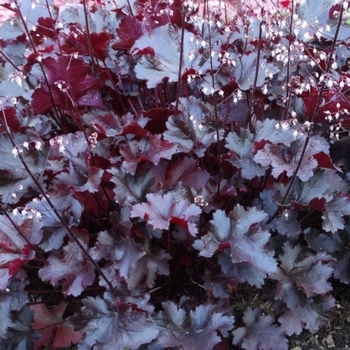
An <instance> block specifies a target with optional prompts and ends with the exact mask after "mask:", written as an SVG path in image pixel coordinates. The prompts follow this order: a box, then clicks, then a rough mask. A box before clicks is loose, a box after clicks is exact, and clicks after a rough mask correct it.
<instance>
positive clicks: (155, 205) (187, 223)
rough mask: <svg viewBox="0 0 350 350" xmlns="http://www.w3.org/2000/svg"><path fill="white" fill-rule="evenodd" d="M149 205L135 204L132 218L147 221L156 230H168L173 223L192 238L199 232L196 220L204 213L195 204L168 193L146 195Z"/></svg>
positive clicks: (131, 214)
mask: <svg viewBox="0 0 350 350" xmlns="http://www.w3.org/2000/svg"><path fill="white" fill-rule="evenodd" d="M146 198H147V203H142V204H135V205H134V206H133V207H132V210H131V213H130V216H131V217H132V218H135V217H139V218H142V219H145V220H146V221H147V223H148V224H149V225H152V226H153V228H155V229H160V230H167V229H168V228H169V226H170V224H171V223H174V224H177V225H179V226H181V227H182V228H184V229H185V230H187V231H188V232H189V233H190V234H191V235H192V236H195V235H196V234H197V232H198V229H197V227H196V223H195V220H196V218H197V217H198V215H200V213H201V212H202V211H201V209H200V208H199V207H197V206H196V205H195V204H191V203H190V202H189V201H188V200H186V199H180V200H178V199H177V198H176V197H174V196H172V194H171V193H167V194H165V195H163V196H161V195H159V194H152V193H150V194H148V195H146Z"/></svg>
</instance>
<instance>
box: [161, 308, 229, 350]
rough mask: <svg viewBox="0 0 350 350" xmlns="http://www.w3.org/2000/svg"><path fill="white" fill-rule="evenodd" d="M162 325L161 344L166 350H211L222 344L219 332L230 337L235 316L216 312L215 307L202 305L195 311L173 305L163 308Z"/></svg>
mask: <svg viewBox="0 0 350 350" xmlns="http://www.w3.org/2000/svg"><path fill="white" fill-rule="evenodd" d="M162 306H163V309H164V311H163V312H161V318H162V322H164V325H165V327H164V328H163V327H162V328H161V332H160V334H159V336H158V342H159V344H161V345H162V346H163V347H180V348H181V349H184V350H193V349H202V350H212V349H213V348H214V346H215V345H216V344H218V343H219V342H220V336H219V334H218V332H220V333H221V334H222V335H223V336H227V334H228V331H230V330H231V329H232V327H233V323H234V318H233V316H225V315H224V314H223V313H221V312H217V311H215V307H214V306H213V305H199V306H197V307H196V308H195V309H194V310H186V309H185V308H181V307H178V306H177V305H176V304H175V303H173V302H165V303H163V304H162Z"/></svg>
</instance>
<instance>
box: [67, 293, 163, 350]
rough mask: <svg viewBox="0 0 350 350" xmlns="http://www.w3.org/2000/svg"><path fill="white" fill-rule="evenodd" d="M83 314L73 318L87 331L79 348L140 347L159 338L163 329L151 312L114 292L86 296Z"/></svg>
mask: <svg viewBox="0 0 350 350" xmlns="http://www.w3.org/2000/svg"><path fill="white" fill-rule="evenodd" d="M82 302H83V304H84V306H83V307H82V308H81V313H77V314H75V315H74V316H73V317H71V319H70V321H71V323H72V324H73V325H74V328H75V329H76V330H78V331H80V332H84V333H85V337H84V338H83V340H82V341H81V342H80V344H79V347H81V348H84V349H90V348H94V349H96V350H115V349H124V348H128V349H138V348H139V347H140V346H141V345H142V344H147V343H150V342H151V341H152V340H153V339H155V338H156V337H157V336H158V334H159V330H158V327H157V325H156V324H155V322H154V321H153V320H152V319H151V318H150V316H149V314H148V312H147V311H144V310H142V309H141V308H140V307H138V306H137V305H134V304H131V303H125V302H122V301H119V300H115V299H114V298H112V297H111V296H110V295H108V294H105V295H104V298H101V297H96V298H92V297H88V298H86V299H83V301H82Z"/></svg>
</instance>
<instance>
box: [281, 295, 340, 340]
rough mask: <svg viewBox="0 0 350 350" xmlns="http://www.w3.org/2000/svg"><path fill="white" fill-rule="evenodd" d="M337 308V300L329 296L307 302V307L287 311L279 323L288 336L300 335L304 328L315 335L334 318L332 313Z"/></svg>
mask: <svg viewBox="0 0 350 350" xmlns="http://www.w3.org/2000/svg"><path fill="white" fill-rule="evenodd" d="M334 306H335V299H334V298H333V297H331V296H329V295H327V296H320V297H317V298H313V299H309V300H307V301H306V303H305V306H299V307H297V308H296V309H295V310H289V309H287V310H285V311H284V312H283V314H282V316H280V317H279V319H278V321H279V322H280V324H281V326H282V327H283V329H284V330H285V333H286V334H287V335H293V334H300V333H301V332H302V330H303V329H304V328H306V329H307V330H309V331H310V332H311V333H315V332H317V331H318V329H319V328H320V327H321V326H324V325H326V324H327V323H328V322H329V321H330V319H331V318H332V313H331V312H330V310H331V309H333V308H334Z"/></svg>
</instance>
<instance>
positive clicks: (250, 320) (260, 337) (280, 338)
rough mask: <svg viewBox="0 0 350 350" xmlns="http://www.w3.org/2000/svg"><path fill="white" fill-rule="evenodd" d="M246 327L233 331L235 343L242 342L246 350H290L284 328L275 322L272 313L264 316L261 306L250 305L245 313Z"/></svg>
mask: <svg viewBox="0 0 350 350" xmlns="http://www.w3.org/2000/svg"><path fill="white" fill-rule="evenodd" d="M243 322H244V324H245V327H240V328H237V329H235V330H234V331H233V344H234V345H238V344H241V347H242V348H243V349H245V350H256V349H260V350H288V341H287V339H286V337H285V336H284V332H283V329H282V328H281V327H279V326H278V325H277V324H276V323H274V318H273V317H272V316H270V315H267V316H264V315H262V314H261V310H260V309H259V308H255V309H251V308H250V307H248V308H247V310H246V311H245V313H244V316H243Z"/></svg>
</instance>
